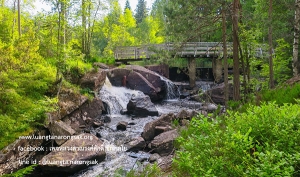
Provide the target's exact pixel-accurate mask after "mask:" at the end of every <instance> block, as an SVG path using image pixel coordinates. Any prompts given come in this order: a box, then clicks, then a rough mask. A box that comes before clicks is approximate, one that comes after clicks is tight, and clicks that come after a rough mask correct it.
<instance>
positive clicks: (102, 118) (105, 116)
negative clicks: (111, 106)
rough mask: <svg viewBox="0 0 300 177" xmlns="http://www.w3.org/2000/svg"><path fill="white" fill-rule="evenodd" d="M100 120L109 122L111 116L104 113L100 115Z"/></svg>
mask: <svg viewBox="0 0 300 177" xmlns="http://www.w3.org/2000/svg"><path fill="white" fill-rule="evenodd" d="M100 120H101V121H103V122H104V123H109V122H111V117H110V116H109V115H104V116H102V117H101V119H100Z"/></svg>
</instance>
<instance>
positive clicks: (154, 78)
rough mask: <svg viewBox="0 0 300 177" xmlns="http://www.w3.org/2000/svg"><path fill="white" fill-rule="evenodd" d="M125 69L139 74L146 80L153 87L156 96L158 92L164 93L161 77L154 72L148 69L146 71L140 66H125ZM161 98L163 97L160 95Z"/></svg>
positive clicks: (163, 83)
mask: <svg viewBox="0 0 300 177" xmlns="http://www.w3.org/2000/svg"><path fill="white" fill-rule="evenodd" d="M126 68H128V69H131V70H133V71H135V72H137V73H139V74H141V75H142V76H143V77H144V78H146V79H147V81H148V82H149V83H151V84H152V85H153V87H154V88H155V89H156V91H157V94H159V92H162V91H164V89H165V82H164V81H163V80H162V79H161V76H160V75H158V74H157V73H156V72H153V71H151V70H149V69H146V68H144V67H142V66H137V65H129V66H126ZM161 96H163V95H161Z"/></svg>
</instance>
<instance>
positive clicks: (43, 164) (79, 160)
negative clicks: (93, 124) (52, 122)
mask: <svg viewBox="0 0 300 177" xmlns="http://www.w3.org/2000/svg"><path fill="white" fill-rule="evenodd" d="M80 136H81V137H88V138H86V139H80ZM70 147H76V148H81V149H83V150H76V149H71V150H70V149H68V148H70ZM92 147H99V148H92ZM100 147H103V142H102V141H101V140H99V139H98V138H97V137H96V136H95V135H92V134H80V135H77V136H75V137H74V138H73V139H70V140H68V141H67V142H66V143H64V144H63V145H62V146H60V148H61V149H60V150H58V151H52V152H50V153H49V154H47V155H46V156H44V157H43V158H42V159H41V160H40V162H39V164H38V165H39V167H40V168H41V170H42V171H43V172H44V173H45V174H48V175H50V174H53V173H56V174H57V173H60V174H61V175H63V174H73V173H75V172H77V171H79V170H82V169H84V168H86V167H87V164H86V163H90V164H89V165H95V164H99V163H100V162H101V161H103V160H104V159H105V156H106V153H105V151H104V150H103V149H101V148H100ZM89 148H90V149H89ZM84 149H86V150H84ZM88 149H89V150H88ZM64 162H65V163H64ZM67 162H68V163H67ZM50 176H51V175H50Z"/></svg>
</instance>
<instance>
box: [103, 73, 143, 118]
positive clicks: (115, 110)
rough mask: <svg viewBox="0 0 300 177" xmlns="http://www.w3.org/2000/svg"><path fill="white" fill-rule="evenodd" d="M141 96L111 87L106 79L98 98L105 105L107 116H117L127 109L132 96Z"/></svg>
mask: <svg viewBox="0 0 300 177" xmlns="http://www.w3.org/2000/svg"><path fill="white" fill-rule="evenodd" d="M141 94H142V95H143V93H142V92H140V91H136V90H130V89H127V88H125V87H115V86H112V85H111V83H110V81H109V79H108V78H107V77H106V80H105V83H104V85H103V87H102V88H101V90H100V94H99V97H100V98H101V100H102V101H103V102H104V103H106V104H107V106H108V113H109V114H111V115H119V114H120V112H121V111H122V110H124V109H127V104H128V102H129V100H130V99H131V97H132V95H141Z"/></svg>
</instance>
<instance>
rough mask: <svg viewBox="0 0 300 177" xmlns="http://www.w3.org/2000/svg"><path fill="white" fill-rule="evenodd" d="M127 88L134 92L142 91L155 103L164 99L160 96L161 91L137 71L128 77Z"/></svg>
mask: <svg viewBox="0 0 300 177" xmlns="http://www.w3.org/2000/svg"><path fill="white" fill-rule="evenodd" d="M126 86H127V87H128V88H130V89H132V90H140V91H141V92H143V93H144V94H145V95H148V96H149V97H150V98H151V100H153V101H157V100H160V99H162V98H163V97H160V96H159V94H158V92H160V91H161V90H160V89H157V88H155V87H154V86H153V85H152V84H151V83H150V82H149V81H148V80H147V79H146V78H145V77H143V76H142V74H140V73H138V72H135V71H132V72H131V73H130V74H129V75H128V76H127V83H126Z"/></svg>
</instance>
